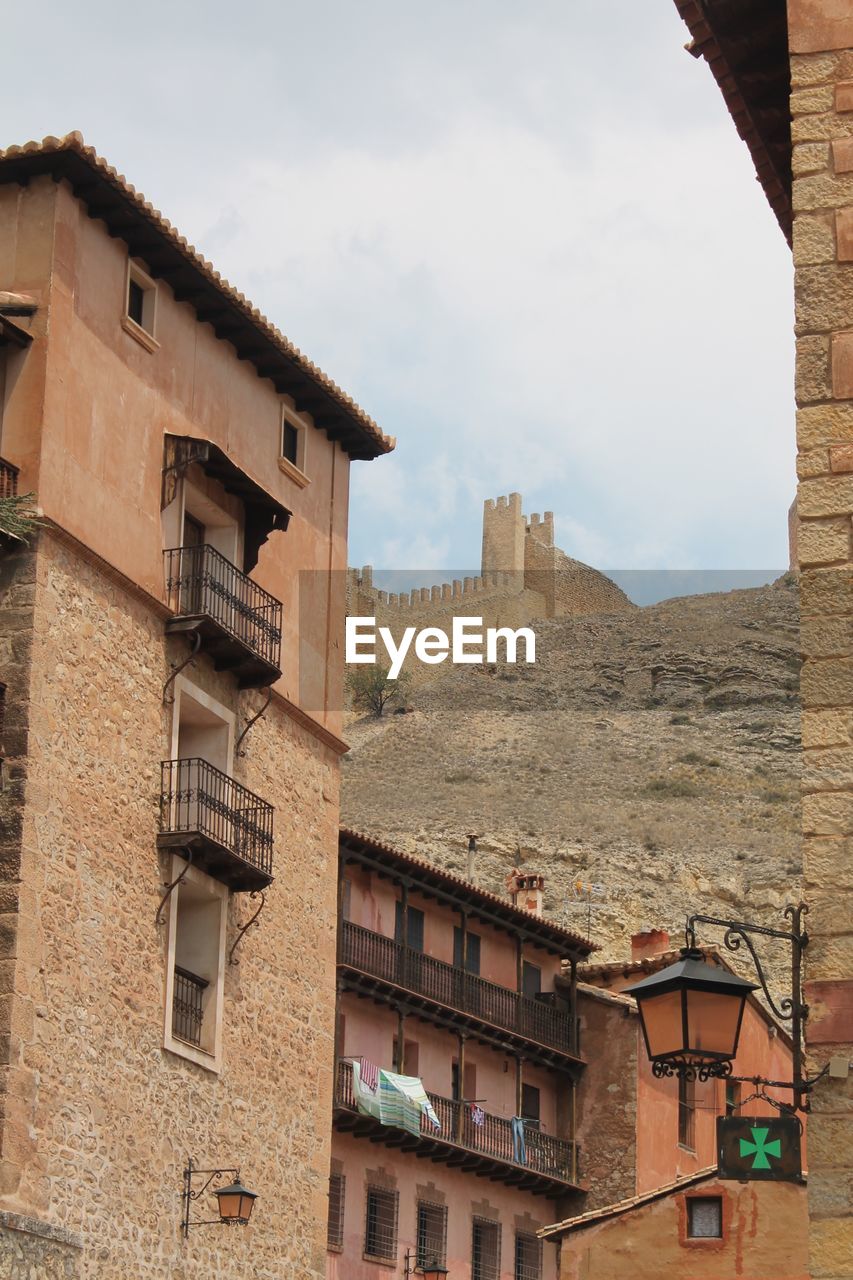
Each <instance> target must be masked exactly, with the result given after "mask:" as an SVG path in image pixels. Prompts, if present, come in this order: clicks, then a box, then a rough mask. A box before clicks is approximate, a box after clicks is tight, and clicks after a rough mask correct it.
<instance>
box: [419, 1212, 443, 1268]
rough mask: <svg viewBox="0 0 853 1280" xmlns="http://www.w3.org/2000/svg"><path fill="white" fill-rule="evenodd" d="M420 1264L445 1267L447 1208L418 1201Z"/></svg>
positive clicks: (422, 1265)
mask: <svg viewBox="0 0 853 1280" xmlns="http://www.w3.org/2000/svg"><path fill="white" fill-rule="evenodd" d="M417 1253H418V1266H419V1267H426V1266H428V1265H430V1264H432V1265H433V1266H435V1265H436V1264H437V1265H438V1266H440V1267H443V1266H444V1264H445V1261H446V1259H447V1208H446V1206H445V1205H443V1204H432V1203H431V1202H430V1201H429V1200H419V1201H418V1249H417Z"/></svg>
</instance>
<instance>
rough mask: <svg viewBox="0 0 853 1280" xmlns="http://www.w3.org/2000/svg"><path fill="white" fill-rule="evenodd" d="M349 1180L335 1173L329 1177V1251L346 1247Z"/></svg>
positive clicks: (327, 1233) (327, 1232) (327, 1239)
mask: <svg viewBox="0 0 853 1280" xmlns="http://www.w3.org/2000/svg"><path fill="white" fill-rule="evenodd" d="M346 1189H347V1180H346V1178H345V1177H344V1175H343V1174H342V1173H333V1174H331V1175H330V1177H329V1223H328V1227H327V1231H326V1245H327V1247H328V1248H329V1249H343V1247H344V1201H345V1198H346Z"/></svg>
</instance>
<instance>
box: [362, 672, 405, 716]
mask: <svg viewBox="0 0 853 1280" xmlns="http://www.w3.org/2000/svg"><path fill="white" fill-rule="evenodd" d="M389 670H390V668H389V667H383V666H380V665H379V663H375V664H373V663H371V664H367V665H365V666H359V667H356V668H355V669H354V670H351V671H349V672H347V688H348V689H349V695H350V698H351V700H352V705H353V706H354V707H355V708H356V709H357V710H359V711H366V712H368V713H369V714H370V715H374V716H381V715H382V714H383V712H384V711H385V708H386V707H387V706H388V705H389V704H390V705H393V706H394V707H395V709H396V708H397V707H400V708H403V707H405V705H406V701H407V699H408V696H409V691H410V689H411V679H410V677H409V675H408V674H407V673H406V672H405V671H401V672H400V674H399V675H398V676H397V679H396V680H391V679H390V678H389V675H388V672H389Z"/></svg>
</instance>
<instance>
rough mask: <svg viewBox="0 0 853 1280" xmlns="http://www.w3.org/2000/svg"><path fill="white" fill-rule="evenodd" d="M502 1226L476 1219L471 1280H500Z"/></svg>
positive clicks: (472, 1242)
mask: <svg viewBox="0 0 853 1280" xmlns="http://www.w3.org/2000/svg"><path fill="white" fill-rule="evenodd" d="M500 1274H501V1224H500V1223H499V1222H488V1221H487V1220H486V1219H485V1218H475V1219H474V1226H473V1232H472V1236H471V1280H500Z"/></svg>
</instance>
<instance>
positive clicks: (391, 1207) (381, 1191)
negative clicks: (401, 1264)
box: [364, 1187, 399, 1262]
mask: <svg viewBox="0 0 853 1280" xmlns="http://www.w3.org/2000/svg"><path fill="white" fill-rule="evenodd" d="M398 1199H399V1197H398V1194H397V1192H396V1191H387V1190H385V1188H384V1187H368V1188H367V1215H366V1221H365V1227H364V1256H365V1257H366V1258H376V1259H377V1260H378V1261H380V1262H396V1261H397V1201H398Z"/></svg>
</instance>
